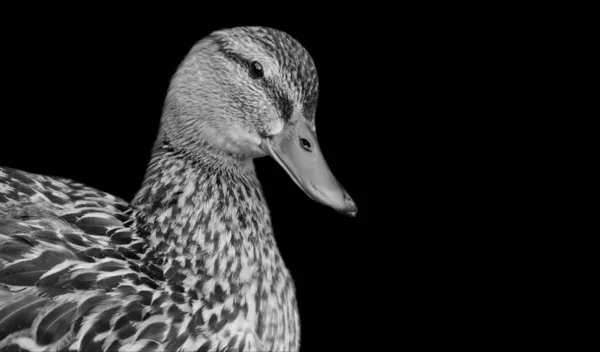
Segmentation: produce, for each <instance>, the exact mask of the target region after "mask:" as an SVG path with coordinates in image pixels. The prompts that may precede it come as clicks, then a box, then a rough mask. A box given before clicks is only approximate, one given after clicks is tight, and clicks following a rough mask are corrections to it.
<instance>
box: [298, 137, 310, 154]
mask: <svg viewBox="0 0 600 352" xmlns="http://www.w3.org/2000/svg"><path fill="white" fill-rule="evenodd" d="M300 146H301V147H302V148H304V150H306V151H307V152H311V150H310V148H312V145H311V144H310V142H309V141H308V139H306V138H300Z"/></svg>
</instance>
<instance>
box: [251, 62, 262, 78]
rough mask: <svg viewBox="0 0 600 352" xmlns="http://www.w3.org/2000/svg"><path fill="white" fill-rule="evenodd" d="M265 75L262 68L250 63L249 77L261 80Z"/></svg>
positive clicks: (256, 63)
mask: <svg viewBox="0 0 600 352" xmlns="http://www.w3.org/2000/svg"><path fill="white" fill-rule="evenodd" d="M264 75H265V71H263V67H262V65H261V64H260V63H258V62H257V61H252V63H251V64H250V76H251V77H252V78H262V77H263V76H264Z"/></svg>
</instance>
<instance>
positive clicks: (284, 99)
mask: <svg viewBox="0 0 600 352" xmlns="http://www.w3.org/2000/svg"><path fill="white" fill-rule="evenodd" d="M215 43H216V44H217V46H218V50H219V52H221V53H222V54H223V56H225V58H227V59H228V60H231V61H234V62H236V63H238V64H239V65H241V66H242V67H244V68H245V69H248V70H249V69H250V65H251V64H252V61H251V60H248V59H246V58H245V57H243V56H241V55H240V54H238V53H236V52H234V51H232V50H230V49H227V48H226V46H225V43H224V42H223V41H222V40H220V39H215ZM255 82H256V84H258V85H260V86H261V87H262V88H263V89H264V90H265V92H266V93H267V96H268V97H269V100H271V101H272V102H273V104H274V105H275V106H276V107H277V109H278V110H279V111H281V116H282V118H283V120H284V121H286V122H287V121H288V120H289V119H290V118H291V117H292V112H293V110H294V104H293V103H292V101H291V100H290V98H289V97H288V96H287V94H286V93H285V92H284V91H283V89H281V87H279V85H277V84H275V82H273V81H272V80H270V79H267V78H264V79H261V80H256V81H255Z"/></svg>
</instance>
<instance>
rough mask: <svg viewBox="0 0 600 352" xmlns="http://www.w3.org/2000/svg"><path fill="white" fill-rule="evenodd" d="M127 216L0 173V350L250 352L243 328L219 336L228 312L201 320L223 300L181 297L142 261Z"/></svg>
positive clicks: (22, 176) (90, 195) (105, 198)
mask: <svg viewBox="0 0 600 352" xmlns="http://www.w3.org/2000/svg"><path fill="white" fill-rule="evenodd" d="M134 217H135V216H134V211H133V209H132V208H131V207H130V206H129V205H128V204H127V203H126V202H124V201H123V200H121V199H119V198H117V197H114V196H112V195H110V194H107V193H104V192H101V191H98V190H95V189H93V188H90V187H86V186H84V185H82V184H79V183H76V182H73V181H70V180H66V179H62V178H55V177H49V176H42V175H35V174H31V173H27V172H23V171H19V170H14V169H9V168H0V350H4V349H8V350H11V348H14V349H16V350H24V351H34V350H35V351H40V350H65V351H67V350H74V351H88V350H94V351H96V350H98V351H117V350H126V351H136V350H145V351H153V350H156V351H158V350H176V349H181V348H182V349H184V350H206V351H209V350H233V349H235V348H239V347H242V348H243V347H245V348H246V350H248V349H249V348H250V349H254V348H260V341H259V340H258V338H257V337H256V336H255V334H254V333H253V332H252V331H251V329H247V331H244V330H243V329H242V331H238V332H230V331H221V328H222V326H223V324H222V321H223V320H222V319H221V318H222V317H223V315H227V314H229V315H230V316H231V317H236V316H238V314H237V312H236V311H234V310H235V308H236V307H230V309H229V310H226V309H222V310H221V315H220V317H217V316H215V315H213V314H210V313H208V312H205V310H208V309H209V308H212V305H213V304H214V302H215V301H218V300H224V296H225V294H224V292H218V290H216V291H217V292H216V293H213V294H212V295H210V296H202V295H198V294H197V293H195V291H188V292H185V290H183V289H182V287H181V282H175V281H174V280H171V281H169V279H179V280H181V279H182V278H180V277H178V276H177V275H176V274H177V273H165V272H163V270H162V268H161V266H160V262H156V261H157V260H158V258H153V261H152V262H150V261H145V260H143V256H144V253H145V252H146V250H147V241H146V240H145V239H144V234H143V231H142V229H141V228H140V227H138V226H136V224H135V219H134ZM216 294H220V295H221V297H216V296H215V295H216ZM242 308H243V307H242ZM237 309H240V308H239V306H238V308H237ZM238 325H239V326H243V324H238ZM225 335H227V336H225Z"/></svg>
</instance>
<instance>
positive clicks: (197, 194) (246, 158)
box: [0, 27, 355, 352]
mask: <svg viewBox="0 0 600 352" xmlns="http://www.w3.org/2000/svg"><path fill="white" fill-rule="evenodd" d="M252 60H260V62H261V63H262V65H263V66H264V69H265V77H264V79H261V80H256V79H254V80H253V79H251V78H248V77H247V73H246V71H245V70H247V68H248V65H249V62H251V61H252ZM317 91H318V83H317V78H316V71H315V69H314V65H313V63H312V60H311V59H310V56H309V55H308V54H307V53H306V51H305V50H304V49H303V48H302V47H301V46H300V45H299V44H298V43H297V42H296V41H295V40H293V39H292V38H291V37H289V36H287V35H286V34H285V33H282V32H279V31H275V30H272V29H264V28H257V27H254V28H236V29H230V30H225V31H219V32H215V33H213V34H212V35H211V36H209V37H207V38H205V39H204V40H202V41H200V42H199V43H198V44H196V45H195V46H194V48H192V50H191V51H190V54H189V55H188V56H187V57H186V59H185V60H184V61H183V63H182V64H181V65H180V67H179V68H178V70H177V72H176V74H175V75H174V77H173V80H172V83H171V86H170V88H169V92H168V94H167V98H166V101H165V108H164V112H163V118H162V122H161V128H160V132H159V135H158V138H157V142H156V144H155V147H154V150H153V154H152V159H151V161H150V164H149V167H148V170H147V173H146V177H145V179H144V182H143V184H142V187H141V189H140V191H139V192H138V194H137V195H136V196H135V198H134V200H133V201H132V202H131V204H128V203H127V202H125V201H123V200H121V199H119V198H117V197H114V196H112V195H109V194H106V193H104V192H101V191H98V190H95V189H92V188H89V187H87V186H85V185H82V184H79V183H76V182H73V181H70V180H67V179H63V178H58V177H49V176H42V175H35V174H30V173H27V172H24V171H19V170H14V169H9V168H0V351H40V350H48V351H127V352H130V351H142V350H143V351H252V350H260V351H295V350H298V349H299V342H300V321H299V316H298V310H297V303H296V297H295V290H294V284H293V281H292V278H291V276H290V274H289V272H288V270H287V269H286V267H285V265H284V263H283V260H282V258H281V256H280V253H279V251H278V249H277V245H276V243H275V238H274V236H273V231H272V227H271V220H270V217H269V210H268V208H267V205H266V203H265V200H264V197H263V195H262V191H261V187H260V184H259V182H258V180H257V178H256V174H255V172H254V166H253V164H252V160H251V158H253V157H256V156H262V155H264V153H263V152H262V151H261V150H263V149H261V148H263V147H261V146H259V144H260V143H261V140H262V141H264V140H265V139H269V138H272V137H271V136H273V135H276V134H277V133H280V132H281V131H282V130H283V131H284V132H285V131H287V130H286V128H294V126H295V125H297V124H299V123H304V122H298V121H299V120H298V116H299V115H298V114H303V115H304V116H306V124H307V125H306V126H308V127H307V129H306V130H307V131H311V132H306V133H309V134H311V133H312V134H314V110H315V104H316V99H317ZM200 97H201V98H202V99H200ZM286 126H292V127H286ZM292 131H293V130H292ZM285 133H288V132H285ZM302 133H305V132H302ZM307 138H308V137H307ZM270 148H272V147H270ZM305 149H306V150H307V153H312V151H311V150H310V149H309V148H308V147H306V148H305ZM269 150H272V149H269ZM316 151H318V150H316ZM316 165H320V164H316ZM323 165H325V164H323ZM288 172H290V173H293V171H289V170H288ZM326 176H327V175H326ZM327 180H329V179H327ZM334 181H335V180H333V181H331V182H334ZM296 182H297V183H298V182H299V181H296ZM332 184H334V185H337V184H336V183H335V182H334V183H332ZM307 192H309V191H307ZM311 192H312V191H311ZM327 192H330V193H327ZM327 192H325V193H322V194H323V195H322V196H320V197H325V196H329V194H334V193H331V192H333V191H327ZM335 195H337V194H334V196H335ZM332 197H333V196H332ZM338 198H339V199H344V201H346V200H348V201H347V202H349V203H348V204H350V205H351V210H352V211H354V212H355V207H354V204H353V203H352V201H351V200H349V197H346V196H345V198H342V197H341V196H339V197H338ZM338 198H336V199H338ZM323 199H325V198H323ZM332 202H334V201H332ZM332 204H333V203H332Z"/></svg>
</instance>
